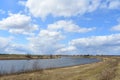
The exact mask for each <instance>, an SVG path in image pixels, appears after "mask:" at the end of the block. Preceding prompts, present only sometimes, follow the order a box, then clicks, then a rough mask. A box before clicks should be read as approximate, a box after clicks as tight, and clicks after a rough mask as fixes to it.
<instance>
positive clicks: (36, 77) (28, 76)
mask: <svg viewBox="0 0 120 80" xmlns="http://www.w3.org/2000/svg"><path fill="white" fill-rule="evenodd" d="M97 58H101V59H103V60H102V61H101V62H97V63H91V64H84V65H78V66H73V67H65V68H56V69H48V70H39V71H34V72H27V73H20V74H11V75H4V76H0V80H120V57H97Z"/></svg>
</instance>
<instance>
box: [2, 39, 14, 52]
mask: <svg viewBox="0 0 120 80" xmlns="http://www.w3.org/2000/svg"><path fill="white" fill-rule="evenodd" d="M12 39H13V38H12V37H8V38H6V37H0V52H3V53H4V52H5V49H6V47H8V46H9V44H10V42H11V40H12Z"/></svg>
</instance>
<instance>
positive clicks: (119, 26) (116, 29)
mask: <svg viewBox="0 0 120 80" xmlns="http://www.w3.org/2000/svg"><path fill="white" fill-rule="evenodd" d="M111 30H112V31H120V24H118V25H116V26H113V27H112V28H111Z"/></svg>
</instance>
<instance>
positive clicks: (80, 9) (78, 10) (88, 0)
mask: <svg viewBox="0 0 120 80" xmlns="http://www.w3.org/2000/svg"><path fill="white" fill-rule="evenodd" d="M99 4H100V0H28V1H27V2H26V5H25V6H26V7H27V8H28V9H29V11H30V12H31V13H32V15H34V16H35V17H40V18H46V16H48V15H50V14H51V15H53V16H64V17H70V16H76V15H79V14H80V15H81V14H84V13H87V12H93V11H95V10H96V9H97V7H98V6H99ZM33 5H34V6H33Z"/></svg>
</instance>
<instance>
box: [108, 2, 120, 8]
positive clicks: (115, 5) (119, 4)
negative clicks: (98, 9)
mask: <svg viewBox="0 0 120 80" xmlns="http://www.w3.org/2000/svg"><path fill="white" fill-rule="evenodd" d="M109 8H110V9H119V8H120V0H111V1H110V3H109Z"/></svg>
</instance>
